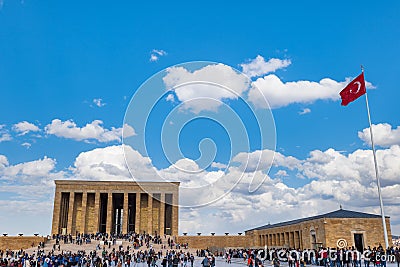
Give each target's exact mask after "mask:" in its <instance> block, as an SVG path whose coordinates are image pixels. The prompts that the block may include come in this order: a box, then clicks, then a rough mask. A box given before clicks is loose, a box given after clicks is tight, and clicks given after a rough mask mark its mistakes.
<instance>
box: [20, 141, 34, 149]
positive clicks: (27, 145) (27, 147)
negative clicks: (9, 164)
mask: <svg viewBox="0 0 400 267" xmlns="http://www.w3.org/2000/svg"><path fill="white" fill-rule="evenodd" d="M21 146H23V147H25V148H26V149H29V148H31V146H32V144H31V143H28V142H25V143H22V144H21Z"/></svg>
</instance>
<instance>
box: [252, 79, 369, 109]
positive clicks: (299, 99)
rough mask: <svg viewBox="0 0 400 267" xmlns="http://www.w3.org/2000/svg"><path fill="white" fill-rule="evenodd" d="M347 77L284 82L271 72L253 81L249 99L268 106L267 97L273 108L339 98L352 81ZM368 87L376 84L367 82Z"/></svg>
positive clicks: (256, 103) (259, 106)
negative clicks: (340, 80)
mask: <svg viewBox="0 0 400 267" xmlns="http://www.w3.org/2000/svg"><path fill="white" fill-rule="evenodd" d="M350 80H351V79H350V78H346V79H345V80H344V81H342V82H337V81H335V80H332V79H330V78H324V79H322V80H320V81H319V82H313V81H294V82H283V81H282V80H281V79H280V78H279V77H278V76H276V75H274V74H270V75H267V76H264V77H262V78H258V79H257V80H255V81H253V82H252V87H251V88H250V91H249V101H250V102H252V103H253V104H254V105H255V106H256V107H258V108H267V106H266V103H265V101H264V97H265V99H266V100H267V101H268V103H269V105H270V107H271V108H280V107H285V106H288V105H290V104H294V103H302V104H310V103H313V102H315V101H317V100H333V101H336V100H339V99H340V96H339V92H340V91H341V90H342V89H343V88H344V87H345V86H346V85H347V84H348V83H349V82H350ZM365 83H366V87H367V88H368V89H374V88H375V86H374V85H372V84H371V83H370V82H365Z"/></svg>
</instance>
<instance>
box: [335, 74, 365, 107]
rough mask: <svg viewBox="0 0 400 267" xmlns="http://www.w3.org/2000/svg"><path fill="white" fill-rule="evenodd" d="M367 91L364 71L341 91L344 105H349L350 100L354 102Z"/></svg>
mask: <svg viewBox="0 0 400 267" xmlns="http://www.w3.org/2000/svg"><path fill="white" fill-rule="evenodd" d="M366 92H367V91H366V89H365V80H364V72H362V73H361V74H360V75H358V77H357V78H355V79H354V80H352V81H351V82H350V83H349V84H348V85H347V86H346V87H345V88H344V89H343V90H342V91H341V92H340V97H341V98H342V106H347V105H348V104H349V103H350V102H353V101H354V100H356V99H357V98H359V97H360V96H362V95H363V94H365V93H366Z"/></svg>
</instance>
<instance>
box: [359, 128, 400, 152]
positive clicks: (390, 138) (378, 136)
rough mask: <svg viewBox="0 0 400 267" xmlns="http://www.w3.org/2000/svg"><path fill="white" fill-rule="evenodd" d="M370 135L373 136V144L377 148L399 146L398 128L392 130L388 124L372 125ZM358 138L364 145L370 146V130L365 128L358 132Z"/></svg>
mask: <svg viewBox="0 0 400 267" xmlns="http://www.w3.org/2000/svg"><path fill="white" fill-rule="evenodd" d="M372 132H373V133H372V134H373V136H374V143H375V145H377V146H381V147H389V146H392V145H400V126H397V128H395V129H392V126H391V125H390V124H389V123H379V124H373V125H372ZM358 137H359V138H360V139H361V140H363V141H364V142H365V143H367V144H369V145H371V134H370V129H369V127H368V128H365V129H363V130H362V132H358Z"/></svg>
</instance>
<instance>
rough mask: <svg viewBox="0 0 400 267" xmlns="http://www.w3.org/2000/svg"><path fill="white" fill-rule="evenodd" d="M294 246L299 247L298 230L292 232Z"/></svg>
mask: <svg viewBox="0 0 400 267" xmlns="http://www.w3.org/2000/svg"><path fill="white" fill-rule="evenodd" d="M294 246H295V248H296V249H298V248H300V235H299V231H295V232H294Z"/></svg>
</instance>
